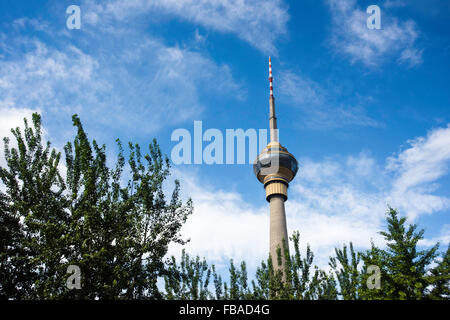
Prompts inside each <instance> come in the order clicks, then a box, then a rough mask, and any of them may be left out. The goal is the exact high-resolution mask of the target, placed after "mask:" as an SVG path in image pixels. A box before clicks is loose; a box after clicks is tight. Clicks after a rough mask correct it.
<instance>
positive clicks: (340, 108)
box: [277, 70, 380, 129]
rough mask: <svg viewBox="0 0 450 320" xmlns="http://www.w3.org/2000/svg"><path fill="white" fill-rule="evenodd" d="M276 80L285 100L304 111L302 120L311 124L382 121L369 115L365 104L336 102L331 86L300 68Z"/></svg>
mask: <svg viewBox="0 0 450 320" xmlns="http://www.w3.org/2000/svg"><path fill="white" fill-rule="evenodd" d="M277 83H279V85H280V87H279V92H280V95H281V96H282V97H283V100H284V101H285V102H286V103H288V104H289V105H291V106H294V107H297V108H299V109H300V110H301V111H302V119H303V122H302V123H303V125H305V126H308V127H309V128H320V129H323V128H337V127H345V126H350V125H356V126H366V127H377V126H379V125H380V123H379V122H378V121H376V120H374V119H372V118H371V117H369V116H368V115H367V113H366V111H365V108H364V107H363V106H361V105H343V104H342V103H338V102H336V99H335V98H334V97H333V95H330V93H329V92H330V89H329V88H325V87H324V86H322V85H321V84H319V83H317V82H316V81H314V80H312V79H310V78H309V77H307V76H305V75H303V74H301V73H299V72H293V71H291V70H284V71H281V72H280V74H279V80H277Z"/></svg>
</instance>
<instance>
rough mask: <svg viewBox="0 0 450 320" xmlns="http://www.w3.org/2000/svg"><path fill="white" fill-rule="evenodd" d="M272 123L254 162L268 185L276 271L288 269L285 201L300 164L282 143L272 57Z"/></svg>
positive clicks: (270, 80) (271, 251) (266, 186)
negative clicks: (279, 131) (263, 145)
mask: <svg viewBox="0 0 450 320" xmlns="http://www.w3.org/2000/svg"><path fill="white" fill-rule="evenodd" d="M269 84H270V97H269V106H270V113H269V126H270V142H269V144H268V145H267V147H265V148H264V149H263V151H262V152H261V154H260V155H259V156H258V157H257V158H256V160H255V163H254V165H253V171H254V172H255V175H256V177H257V178H258V180H259V181H260V182H261V183H263V184H264V189H265V190H266V200H267V201H268V202H269V203H270V256H271V257H272V263H273V266H274V269H275V270H280V269H281V270H282V271H283V272H284V264H285V258H284V252H283V241H285V243H286V248H287V249H288V250H289V238H288V233H287V226H286V211H285V208H284V202H285V201H286V200H287V198H288V196H287V189H288V187H289V182H291V181H292V179H294V177H295V175H296V173H297V170H298V163H297V160H296V159H295V157H294V156H293V155H292V154H290V153H289V152H288V151H287V149H286V148H284V147H283V146H282V145H281V144H280V143H279V142H278V127H277V117H276V115H275V97H274V96H273V77H272V62H271V59H270V57H269ZM278 248H280V249H281V265H279V264H278V256H277V250H278Z"/></svg>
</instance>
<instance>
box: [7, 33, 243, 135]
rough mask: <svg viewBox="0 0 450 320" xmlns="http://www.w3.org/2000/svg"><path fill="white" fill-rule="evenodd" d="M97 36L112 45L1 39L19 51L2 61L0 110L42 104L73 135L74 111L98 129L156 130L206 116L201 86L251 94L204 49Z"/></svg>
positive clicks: (131, 36) (219, 91)
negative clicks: (99, 45)
mask: <svg viewBox="0 0 450 320" xmlns="http://www.w3.org/2000/svg"><path fill="white" fill-rule="evenodd" d="M93 37H94V38H92V39H91V40H92V41H93V42H95V43H100V42H102V41H104V42H108V45H107V46H106V47H101V48H97V47H90V48H88V49H85V50H81V49H80V48H78V47H76V46H74V45H68V46H67V47H64V46H61V47H52V46H49V45H47V44H44V43H43V42H41V41H40V40H37V39H28V38H21V37H18V38H16V39H15V40H12V39H11V38H7V37H3V38H0V42H1V45H2V46H4V47H6V48H8V50H6V51H8V52H15V54H14V55H11V56H9V57H6V58H4V59H2V61H0V110H4V109H6V108H30V109H40V110H41V111H42V112H43V113H44V118H45V116H48V119H49V121H51V122H52V123H51V125H52V128H54V127H53V125H59V126H60V127H59V128H55V129H59V130H58V131H59V132H60V134H61V133H62V134H63V135H66V136H68V135H69V134H70V133H71V131H70V130H71V128H70V129H68V128H67V124H68V123H69V122H70V116H71V115H72V114H73V113H78V114H79V115H80V116H81V117H82V119H85V120H84V121H85V122H87V123H89V121H90V120H91V119H95V125H96V127H97V130H96V132H95V133H100V134H103V133H104V132H108V130H119V131H122V132H127V131H128V132H130V131H131V130H132V131H133V132H135V133H136V134H137V133H145V134H149V133H154V132H156V131H158V130H159V129H161V128H162V127H164V126H166V125H175V124H178V123H182V122H183V121H185V120H187V119H192V118H193V117H195V116H199V115H200V114H201V112H202V111H203V109H205V107H204V105H203V103H202V96H201V95H200V92H207V93H210V94H214V95H220V94H224V93H229V92H231V91H233V92H234V93H235V97H236V98H238V99H239V98H240V99H244V98H245V92H244V91H243V90H241V87H240V85H239V84H237V83H236V82H235V81H234V79H233V77H232V74H231V70H230V68H229V67H228V66H227V65H217V64H216V63H215V62H213V61H212V60H211V59H210V58H209V57H207V56H205V55H202V54H201V53H199V52H195V51H191V50H189V49H188V48H180V47H178V46H166V45H164V44H163V43H161V42H160V41H158V40H154V39H149V38H144V40H142V37H136V34H126V35H125V37H123V38H119V37H116V36H115V35H112V34H108V35H105V34H98V35H94V36H93ZM138 38H139V39H138ZM205 88H206V89H208V90H206V91H205V90H203V89H205ZM202 94H203V93H202ZM181 110H182V111H183V112H180V111H181ZM49 121H47V123H49ZM90 131H92V130H90ZM109 132H110V131H109ZM102 137H103V136H102V135H101V136H100V138H102ZM64 138H67V137H62V139H64Z"/></svg>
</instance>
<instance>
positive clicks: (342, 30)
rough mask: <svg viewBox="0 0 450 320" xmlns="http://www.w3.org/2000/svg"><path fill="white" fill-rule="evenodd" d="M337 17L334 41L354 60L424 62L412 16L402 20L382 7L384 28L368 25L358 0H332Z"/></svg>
mask: <svg viewBox="0 0 450 320" xmlns="http://www.w3.org/2000/svg"><path fill="white" fill-rule="evenodd" d="M328 4H329V8H330V11H331V14H332V18H333V28H332V35H331V39H330V42H331V45H332V46H333V47H334V48H335V50H336V52H337V53H338V54H343V55H345V56H347V57H348V58H349V59H350V61H351V62H352V63H355V62H361V63H363V64H364V65H366V66H369V67H375V66H377V65H380V64H382V63H384V62H385V61H386V60H387V59H388V58H394V59H396V61H398V62H399V63H402V64H406V65H408V66H416V65H419V64H421V63H422V53H423V48H420V47H419V46H418V45H417V43H416V42H417V41H416V40H417V39H418V37H419V35H420V32H419V30H418V28H417V25H416V23H415V22H414V21H413V20H411V19H409V20H406V21H400V20H399V19H398V18H396V17H393V16H391V15H390V14H389V12H388V10H381V30H377V29H374V30H370V29H368V28H367V26H366V21H367V18H368V14H367V13H366V11H365V9H366V8H361V7H360V6H358V5H357V2H356V1H355V0H328Z"/></svg>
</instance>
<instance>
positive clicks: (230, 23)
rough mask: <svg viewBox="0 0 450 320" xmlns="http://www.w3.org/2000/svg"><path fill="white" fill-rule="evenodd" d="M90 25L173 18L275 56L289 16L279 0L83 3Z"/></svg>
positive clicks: (155, 0) (150, 0)
mask: <svg viewBox="0 0 450 320" xmlns="http://www.w3.org/2000/svg"><path fill="white" fill-rule="evenodd" d="M85 7H87V8H89V10H87V11H86V12H88V14H87V16H86V18H87V22H88V23H91V24H97V23H100V24H101V23H103V22H104V21H107V20H108V19H115V20H116V21H125V20H127V21H129V19H131V18H132V17H135V16H138V15H143V14H150V15H160V14H167V15H173V16H177V17H179V18H181V19H183V20H185V21H188V22H192V23H195V24H198V25H200V26H203V27H205V28H208V29H212V30H215V31H219V32H224V33H231V34H235V35H236V36H238V37H239V38H241V39H242V40H244V41H246V42H248V43H249V44H250V45H252V46H254V47H255V48H257V49H259V50H262V51H263V52H265V53H272V54H274V53H276V49H275V45H274V43H275V41H276V39H277V38H279V37H280V36H282V35H284V34H285V33H286V24H287V22H288V20H289V14H288V12H287V8H286V6H285V5H284V4H283V1H282V0H272V1H267V0H263V1H261V0H218V1H208V0H134V1H117V0H114V1H108V2H104V1H102V2H98V3H92V2H91V1H88V2H86V4H85Z"/></svg>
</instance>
